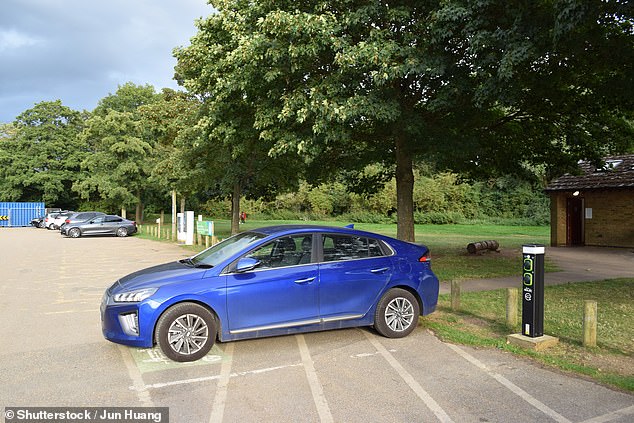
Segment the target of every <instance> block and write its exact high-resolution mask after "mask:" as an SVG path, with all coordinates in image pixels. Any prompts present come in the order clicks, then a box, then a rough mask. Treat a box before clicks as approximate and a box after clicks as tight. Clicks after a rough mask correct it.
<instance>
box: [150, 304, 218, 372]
mask: <svg viewBox="0 0 634 423" xmlns="http://www.w3.org/2000/svg"><path fill="white" fill-rule="evenodd" d="M217 331H218V329H217V327H216V319H215V318H214V315H213V314H212V313H211V312H210V311H209V310H207V309H206V308H205V307H203V306H201V305H199V304H194V303H180V304H176V305H174V306H172V307H170V308H168V309H167V310H166V311H165V312H164V313H163V315H161V317H160V318H159V320H158V322H157V324H156V343H157V344H158V345H159V347H160V348H161V351H163V354H165V355H166V356H167V357H168V358H170V359H172V360H174V361H180V362H185V361H196V360H198V359H200V358H202V357H204V356H205V355H207V353H208V352H209V350H211V347H213V345H214V342H215V341H216V335H217Z"/></svg>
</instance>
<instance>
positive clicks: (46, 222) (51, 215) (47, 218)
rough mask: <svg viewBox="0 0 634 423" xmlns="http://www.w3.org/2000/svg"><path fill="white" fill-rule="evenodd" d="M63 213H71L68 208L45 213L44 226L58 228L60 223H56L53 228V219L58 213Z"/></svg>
mask: <svg viewBox="0 0 634 423" xmlns="http://www.w3.org/2000/svg"><path fill="white" fill-rule="evenodd" d="M64 213H71V212H69V211H68V210H64V211H56V212H50V213H46V216H45V217H44V227H45V228H46V229H59V226H60V225H58V227H57V228H54V227H53V225H54V224H55V219H57V218H58V217H59V216H60V215H62V214H64ZM60 223H62V222H60Z"/></svg>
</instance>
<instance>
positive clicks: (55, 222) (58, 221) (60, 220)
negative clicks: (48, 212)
mask: <svg viewBox="0 0 634 423" xmlns="http://www.w3.org/2000/svg"><path fill="white" fill-rule="evenodd" d="M73 213H75V212H71V211H67V212H62V213H59V214H57V215H55V216H53V218H52V221H50V222H49V225H48V229H54V230H57V229H59V228H60V227H61V226H62V225H63V224H64V223H65V222H66V219H67V218H68V217H69V216H71V215H72V214H73Z"/></svg>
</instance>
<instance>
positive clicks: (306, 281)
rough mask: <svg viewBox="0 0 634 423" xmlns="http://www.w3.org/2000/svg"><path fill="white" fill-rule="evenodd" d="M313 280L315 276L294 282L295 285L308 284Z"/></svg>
mask: <svg viewBox="0 0 634 423" xmlns="http://www.w3.org/2000/svg"><path fill="white" fill-rule="evenodd" d="M314 280H315V276H313V277H312V278H306V279H297V280H296V281H295V283H309V282H312V281H314Z"/></svg>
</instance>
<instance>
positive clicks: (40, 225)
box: [37, 220, 46, 229]
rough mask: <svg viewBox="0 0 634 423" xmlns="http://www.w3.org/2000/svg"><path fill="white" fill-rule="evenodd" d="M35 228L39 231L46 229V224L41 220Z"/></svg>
mask: <svg viewBox="0 0 634 423" xmlns="http://www.w3.org/2000/svg"><path fill="white" fill-rule="evenodd" d="M37 227H38V228H40V229H44V228H45V227H46V223H45V222H44V221H43V220H42V221H41V222H40V223H38V224H37Z"/></svg>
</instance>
